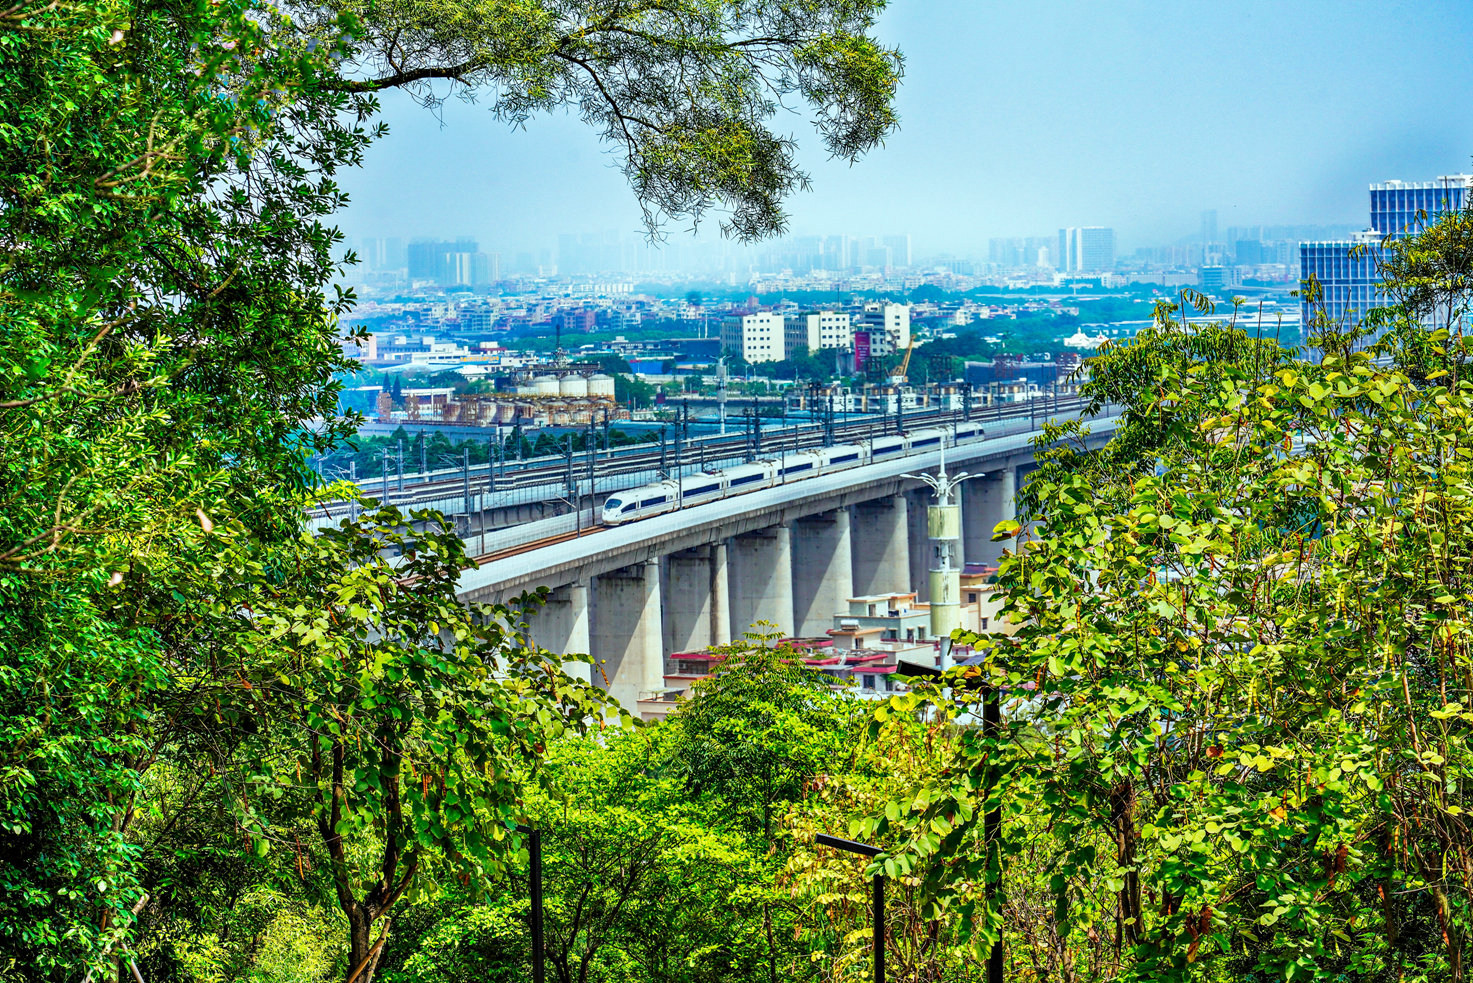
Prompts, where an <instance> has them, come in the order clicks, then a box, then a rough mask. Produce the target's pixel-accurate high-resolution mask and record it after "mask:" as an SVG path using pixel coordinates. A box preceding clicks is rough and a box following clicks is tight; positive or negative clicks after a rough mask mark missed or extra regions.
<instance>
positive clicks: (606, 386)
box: [588, 372, 614, 399]
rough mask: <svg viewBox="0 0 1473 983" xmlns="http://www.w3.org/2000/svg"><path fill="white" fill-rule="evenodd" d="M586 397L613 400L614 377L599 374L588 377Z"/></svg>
mask: <svg viewBox="0 0 1473 983" xmlns="http://www.w3.org/2000/svg"><path fill="white" fill-rule="evenodd" d="M588 395H590V396H606V397H608V398H609V399H613V398H614V377H613V376H611V375H604V374H603V373H601V372H600V373H599V374H597V375H591V376H589V377H588Z"/></svg>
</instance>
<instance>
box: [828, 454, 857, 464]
mask: <svg viewBox="0 0 1473 983" xmlns="http://www.w3.org/2000/svg"><path fill="white" fill-rule="evenodd" d="M857 460H859V455H858V454H842V455H840V456H839V457H836V458H834V459H833V460H832V461H830V462H829V463H830V464H843V463H844V462H845V461H857Z"/></svg>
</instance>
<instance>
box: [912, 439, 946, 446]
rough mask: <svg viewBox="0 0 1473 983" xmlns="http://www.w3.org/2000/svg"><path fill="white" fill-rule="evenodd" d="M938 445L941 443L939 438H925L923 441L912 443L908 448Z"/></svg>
mask: <svg viewBox="0 0 1473 983" xmlns="http://www.w3.org/2000/svg"><path fill="white" fill-rule="evenodd" d="M939 443H941V438H940V437H927V438H926V439H925V440H916V441H912V442H911V445H910V446H912V447H929V446H931V445H932V444H939Z"/></svg>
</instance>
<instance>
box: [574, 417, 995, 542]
mask: <svg viewBox="0 0 1473 983" xmlns="http://www.w3.org/2000/svg"><path fill="white" fill-rule="evenodd" d="M983 436H984V434H983V430H982V425H981V424H980V423H962V424H959V425H958V426H957V427H956V430H955V433H953V431H952V430H951V429H950V428H943V427H928V428H925V429H921V430H916V431H914V432H912V433H908V434H906V435H905V436H903V437H902V436H886V437H875V438H873V439H871V440H864V441H860V442H859V443H854V444H836V445H835V446H833V447H819V448H812V449H808V450H801V451H796V452H794V453H792V454H788V455H785V456H783V457H782V458H780V459H776V460H761V461H753V462H752V463H751V464H739V465H737V466H735V467H731V468H724V469H722V470H720V471H703V472H700V473H699V474H693V475H687V476H686V477H685V478H684V479H682V480H681V481H679V482H677V481H673V480H668V479H667V480H665V481H657V482H655V483H653V484H649V485H640V486H639V487H638V488H629V489H626V490H624V491H621V492H614V493H613V494H612V495H610V496H609V497H608V499H607V500H606V501H605V502H604V507H603V513H602V516H601V518H600V521H601V522H602V524H603V525H606V526H617V525H622V524H623V523H626V522H634V521H636V520H638V519H648V518H649V517H651V516H655V515H663V514H665V513H666V512H674V511H675V510H676V509H681V508H688V507H691V506H695V505H705V504H706V503H708V502H715V501H718V500H720V499H723V498H731V497H733V496H736V495H745V494H746V493H747V492H753V491H758V490H760V489H763V488H772V487H773V486H775V485H784V484H788V483H790V482H794V481H804V480H806V479H808V478H815V477H818V476H819V475H822V474H832V473H833V472H835V471H847V470H848V469H850V468H858V467H863V466H865V465H867V464H883V463H885V462H886V461H893V460H896V459H897V458H901V457H904V456H905V455H907V454H913V453H926V452H928V451H934V450H940V449H941V447H942V446H943V444H944V445H945V446H947V447H955V446H956V445H958V444H969V443H973V442H975V441H978V440H981V439H982V438H983Z"/></svg>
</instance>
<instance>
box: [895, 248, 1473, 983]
mask: <svg viewBox="0 0 1473 983" xmlns="http://www.w3.org/2000/svg"><path fill="white" fill-rule="evenodd" d="M1427 244H1428V243H1423V244H1422V245H1427ZM1414 245H1416V244H1414ZM1393 286H1394V285H1393ZM1164 313H1166V314H1167V315H1170V314H1171V313H1172V312H1169V311H1168V312H1164ZM1406 313H1407V312H1405V311H1403V315H1404V316H1405V314H1406ZM1422 330H1423V331H1424V332H1426V338H1427V343H1428V345H1429V346H1430V348H1431V349H1432V350H1434V351H1441V352H1446V351H1448V349H1449V346H1450V344H1451V343H1450V340H1449V339H1450V337H1452V336H1450V333H1449V332H1448V330H1447V329H1446V328H1441V329H1436V330H1431V331H1428V330H1427V329H1426V328H1423V329H1422ZM1191 334H1192V332H1191V331H1190V329H1188V328H1187V327H1186V326H1185V325H1183V324H1179V323H1177V322H1176V321H1175V320H1174V318H1171V317H1169V316H1168V317H1166V318H1163V319H1162V320H1161V323H1160V324H1159V325H1158V327H1157V329H1156V330H1154V331H1152V332H1147V333H1145V334H1143V335H1142V336H1141V337H1140V338H1139V339H1138V340H1137V341H1136V342H1135V343H1133V344H1132V345H1129V346H1124V347H1122V348H1120V349H1116V350H1113V351H1109V352H1106V353H1105V354H1104V355H1102V356H1101V358H1100V359H1099V360H1097V362H1096V363H1095V372H1096V373H1097V377H1098V378H1099V379H1100V381H1101V384H1103V385H1105V386H1107V387H1114V388H1113V396H1114V398H1116V399H1118V400H1119V401H1121V402H1125V403H1127V404H1129V405H1130V416H1129V418H1128V423H1129V425H1128V426H1127V428H1126V429H1125V430H1124V431H1123V433H1124V437H1123V444H1122V445H1120V446H1117V447H1116V448H1114V453H1112V454H1107V455H1104V456H1103V457H1102V458H1100V459H1098V460H1095V461H1091V460H1089V459H1087V458H1085V457H1084V456H1082V455H1079V454H1077V453H1074V452H1073V451H1071V450H1070V449H1068V448H1065V449H1063V450H1061V451H1059V452H1056V453H1054V454H1053V455H1052V465H1051V466H1048V467H1045V468H1044V469H1042V470H1041V472H1040V474H1039V476H1038V477H1036V478H1035V480H1034V481H1032V482H1031V483H1030V486H1029V489H1028V498H1029V511H1028V515H1027V518H1029V519H1031V520H1032V523H1033V525H1032V526H1031V528H1025V527H1023V526H1020V525H1019V524H1018V523H1016V522H1013V523H1008V524H1005V525H1004V526H1002V527H999V536H1000V537H1004V538H1010V539H1011V538H1014V537H1016V540H1017V545H1018V549H1017V550H1016V551H1015V552H1012V553H1010V554H1009V555H1008V556H1007V557H1006V558H1005V560H1004V562H1003V564H1002V569H1001V572H1000V575H999V583H1000V584H1001V585H1002V587H1003V589H1004V590H1005V591H1006V594H1007V607H1006V610H1007V614H1008V617H1009V619H1010V620H1012V621H1014V622H1015V623H1017V624H1020V625H1022V626H1023V627H1022V628H1021V629H1020V630H1019V631H1018V633H1017V634H1016V635H1014V636H1012V637H1007V636H1002V635H993V636H991V637H989V638H982V639H977V640H976V641H977V642H978V643H979V644H984V645H987V646H990V649H991V667H990V678H991V682H992V684H993V685H994V686H997V687H1001V690H1000V692H1001V693H1002V694H1003V696H1002V698H1003V699H1005V700H1007V701H1008V706H1009V708H1010V710H1009V713H1008V714H1007V718H1006V720H1005V723H1004V726H1003V727H1002V728H1001V731H1000V733H999V734H998V735H997V736H996V737H991V736H989V735H987V734H985V733H982V732H976V733H973V734H968V735H967V736H966V738H965V739H964V740H963V741H962V743H961V745H960V748H959V752H958V754H957V756H956V758H955V759H954V761H953V764H952V766H951V768H950V769H949V774H950V776H951V777H949V778H947V777H944V776H946V775H947V774H948V772H943V773H942V776H943V777H938V778H935V779H932V780H930V781H928V782H925V783H920V785H919V790H918V791H917V793H916V794H914V795H913V796H912V797H911V798H910V799H908V800H906V801H904V802H903V803H899V804H898V808H897V809H891V810H890V812H889V814H888V815H887V817H886V818H885V819H882V820H877V821H876V823H875V824H874V828H875V829H876V830H877V831H878V832H880V833H882V834H886V835H900V836H902V837H904V838H905V840H906V845H905V848H904V855H905V856H907V857H909V858H910V862H911V863H913V864H914V865H915V866H916V867H917V868H918V869H920V870H921V871H922V872H923V875H922V876H923V879H924V884H925V886H926V889H927V893H928V895H929V896H930V897H931V898H932V899H933V902H934V904H935V905H936V906H937V910H938V911H948V910H954V911H956V912H957V913H959V914H960V915H962V916H963V917H968V916H975V914H976V913H978V912H979V911H985V912H986V914H987V923H986V925H985V926H983V927H980V928H979V932H978V937H979V940H980V941H982V942H984V943H985V942H987V941H990V940H991V939H992V938H995V937H997V936H998V935H999V934H1001V933H1005V932H1007V931H1008V930H1009V929H1010V928H1011V929H1014V930H1016V926H1008V925H1006V924H1005V923H1004V917H1003V916H1004V912H1005V911H1006V910H1008V909H1009V908H1011V909H1012V910H1014V911H1017V910H1020V909H1022V908H1024V907H1025V906H1024V904H1023V903H1022V902H1020V900H1019V899H1018V893H1017V892H1018V887H1017V886H1016V880H1015V878H1014V877H1012V876H1007V875H1005V874H1004V872H1005V871H1009V872H1010V873H1011V874H1018V873H1019V872H1018V871H1017V869H1016V865H1020V864H1022V863H1024V862H1025V861H1026V860H1027V859H1028V858H1030V856H1031V857H1036V858H1037V859H1034V860H1033V861H1032V862H1033V863H1034V864H1037V866H1036V867H1034V868H1032V869H1033V870H1034V872H1035V873H1034V878H1035V879H1034V880H1033V882H1032V884H1031V885H1030V886H1028V890H1029V894H1030V895H1031V898H1030V899H1029V900H1028V901H1027V906H1028V907H1030V908H1031V909H1032V910H1040V909H1042V910H1047V909H1048V908H1052V914H1051V916H1049V917H1050V919H1051V922H1052V925H1053V926H1054V927H1055V936H1056V939H1057V945H1058V946H1059V948H1060V950H1061V952H1060V958H1059V959H1057V960H1055V962H1054V963H1053V965H1052V967H1050V970H1051V971H1057V972H1061V973H1062V974H1063V975H1065V976H1073V975H1074V974H1076V973H1079V972H1081V970H1083V969H1084V967H1086V966H1091V967H1095V971H1096V972H1100V973H1103V974H1105V975H1114V974H1117V973H1118V974H1130V975H1133V976H1150V977H1151V978H1156V979H1187V978H1195V977H1197V976H1199V975H1201V974H1202V973H1208V972H1214V973H1221V974H1224V975H1226V976H1234V977H1241V976H1242V975H1243V974H1245V973H1254V974H1265V975H1273V976H1277V977H1282V978H1289V979H1294V978H1299V977H1310V976H1334V975H1341V974H1343V975H1345V976H1346V977H1349V978H1392V977H1395V978H1401V979H1430V978H1452V979H1457V978H1460V977H1461V975H1462V972H1463V957H1464V954H1465V952H1466V950H1467V947H1468V944H1469V941H1468V929H1469V924H1470V914H1473V908H1470V902H1473V880H1470V878H1469V874H1468V871H1469V870H1470V867H1469V866H1468V861H1467V858H1468V857H1469V856H1470V848H1473V841H1470V838H1469V835H1468V827H1467V823H1466V821H1465V813H1466V810H1467V809H1468V808H1469V803H1468V802H1466V801H1465V799H1466V795H1465V785H1466V776H1467V771H1468V769H1469V767H1470V766H1473V758H1470V755H1469V748H1468V743H1467V736H1466V733H1465V726H1464V725H1465V723H1466V721H1465V715H1466V714H1468V713H1469V711H1468V707H1469V706H1470V705H1473V695H1470V693H1469V692H1468V685H1469V680H1470V679H1473V676H1470V672H1469V670H1470V662H1469V656H1468V650H1467V646H1466V643H1465V640H1466V634H1467V623H1468V618H1469V616H1470V614H1473V610H1470V597H1469V586H1468V584H1467V583H1466V570H1467V569H1468V567H1467V562H1466V557H1468V556H1469V554H1470V549H1473V522H1470V519H1473V516H1470V514H1469V511H1468V509H1469V502H1470V501H1473V472H1470V469H1469V461H1470V460H1473V448H1469V447H1466V446H1464V445H1465V444H1466V436H1465V435H1466V433H1467V430H1468V426H1467V421H1468V419H1469V414H1470V412H1473V385H1470V384H1469V382H1468V381H1466V380H1463V379H1461V378H1459V377H1458V376H1456V375H1453V374H1449V373H1447V372H1446V370H1442V371H1432V372H1429V373H1427V374H1426V375H1425V376H1424V379H1425V381H1424V382H1421V383H1418V382H1416V381H1414V380H1413V378H1412V377H1410V376H1409V375H1408V374H1407V372H1405V371H1403V370H1402V369H1401V367H1400V366H1398V365H1397V364H1394V363H1393V364H1392V365H1390V366H1389V367H1383V366H1382V365H1380V364H1378V363H1376V362H1375V361H1373V360H1372V358H1371V355H1370V354H1368V353H1365V352H1359V353H1356V352H1351V353H1349V354H1344V353H1343V352H1345V351H1346V349H1347V348H1348V347H1353V346H1345V345H1341V344H1338V343H1336V342H1335V339H1328V342H1327V343H1324V344H1322V345H1320V346H1319V347H1320V348H1321V350H1322V351H1324V352H1325V355H1324V358H1323V360H1322V361H1321V362H1320V363H1292V362H1290V361H1289V360H1288V358H1287V356H1286V354H1285V353H1283V352H1280V351H1274V350H1272V349H1270V350H1269V351H1267V352H1265V351H1264V349H1263V347H1262V342H1261V341H1258V340H1255V339H1252V338H1249V337H1248V336H1247V333H1246V332H1244V331H1243V330H1242V329H1240V328H1234V327H1231V326H1224V327H1221V328H1219V329H1215V330H1213V331H1212V332H1210V333H1209V334H1208V335H1207V337H1205V338H1200V339H1199V338H1198V337H1195V336H1193V337H1188V336H1189V335H1191ZM1453 341H1455V342H1456V343H1457V344H1459V345H1460V344H1461V342H1460V341H1457V339H1455V338H1454V339H1453ZM1393 347H1394V346H1393ZM1052 436H1063V437H1067V436H1068V434H1067V433H1062V432H1061V433H1059V434H1055V435H1052ZM1035 687H1036V689H1035ZM1470 719H1473V718H1470ZM994 807H998V808H1001V809H1002V810H1003V815H1004V823H1003V829H1002V832H1001V834H1000V836H999V838H998V839H997V840H996V841H995V842H994V843H991V844H984V845H986V846H988V847H989V849H987V850H986V851H978V852H975V853H969V854H968V855H967V857H966V859H964V860H960V861H958V860H956V859H954V858H955V857H956V853H955V851H956V850H958V849H959V847H960V846H961V844H963V843H965V842H967V841H968V840H969V839H970V840H972V841H973V842H975V841H977V838H978V836H979V829H978V825H979V821H980V816H981V815H982V814H984V813H985V812H986V811H987V810H989V809H990V808H994ZM938 827H939V829H940V830H945V829H948V828H949V829H950V832H946V833H938V829H937V828H938ZM1040 836H1047V837H1049V838H1050V840H1051V847H1050V849H1049V850H1048V851H1046V853H1045V854H1044V855H1043V856H1042V857H1038V856H1037V848H1038V837H1040ZM1044 877H1046V879H1047V880H1046V883H1047V890H1046V895H1045V894H1043V893H1042V892H1041V890H1040V886H1041V884H1042V883H1043V881H1042V880H1040V879H1041V878H1044ZM982 880H989V881H993V882H995V883H999V884H1001V885H1002V886H1003V887H1004V888H1005V889H1006V890H1007V893H1006V895H1005V894H1004V893H1003V892H1001V891H1000V892H998V894H997V896H996V898H995V899H994V900H992V901H991V902H989V901H987V900H986V899H977V898H976V897H975V896H974V895H972V894H971V893H969V892H970V885H971V884H974V883H976V882H978V881H982ZM1045 897H1046V898H1047V900H1048V902H1050V903H1049V904H1047V905H1044V904H1042V902H1043V901H1044V900H1045ZM1101 940H1107V941H1108V943H1109V947H1108V949H1106V950H1105V951H1103V952H1102V951H1101V950H1102V947H1101V945H1100V942H1101ZM1011 942H1012V943H1014V945H1013V952H1014V969H1015V971H1017V970H1019V969H1021V968H1022V961H1021V958H1020V955H1019V954H1018V949H1017V947H1016V936H1014V937H1013V939H1012V940H1011ZM1102 957H1103V958H1102ZM1041 975H1042V972H1040V976H1041Z"/></svg>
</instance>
